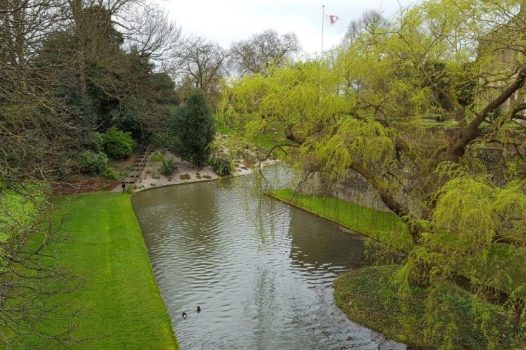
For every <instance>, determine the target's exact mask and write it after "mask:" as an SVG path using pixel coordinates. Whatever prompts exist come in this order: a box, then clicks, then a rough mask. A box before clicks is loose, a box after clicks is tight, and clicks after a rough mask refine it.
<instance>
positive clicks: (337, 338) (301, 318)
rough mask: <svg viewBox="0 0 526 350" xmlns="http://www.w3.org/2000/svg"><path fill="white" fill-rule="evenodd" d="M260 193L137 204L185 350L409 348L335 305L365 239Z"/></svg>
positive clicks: (247, 189)
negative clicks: (337, 285) (335, 285)
mask: <svg viewBox="0 0 526 350" xmlns="http://www.w3.org/2000/svg"><path fill="white" fill-rule="evenodd" d="M256 185H257V183H256V178H255V177H253V176H249V177H243V178H237V179H231V180H226V181H221V182H210V183H200V184H192V185H184V186H173V187H167V188H160V189H155V190H151V191H146V192H143V193H140V194H138V195H137V196H135V197H134V198H133V203H134V207H135V209H136V212H137V216H138V218H139V221H140V223H141V226H142V228H143V232H144V237H145V241H146V243H147V246H148V250H149V254H150V258H151V260H152V265H153V270H154V274H155V276H156V279H157V281H158V283H159V287H160V289H161V292H162V294H163V297H164V299H165V302H166V304H167V306H168V309H169V312H170V315H171V317H172V321H173V325H174V327H175V330H176V334H177V337H178V340H179V343H180V345H181V347H182V349H302V350H305V349H354V348H356V349H379V348H380V349H393V348H404V347H403V346H402V345H397V344H396V343H392V342H388V341H385V340H384V339H383V338H382V337H381V336H379V335H377V334H376V333H374V332H371V331H370V330H368V329H366V328H363V327H360V326H358V325H356V324H354V323H352V322H350V321H349V320H348V319H347V318H346V317H345V315H344V314H343V313H342V312H341V311H340V310H339V309H338V308H337V307H336V306H335V305H334V300H333V296H332V281H333V280H334V278H335V277H336V276H337V275H338V274H339V273H341V272H342V271H346V270H349V269H352V268H356V267H359V266H362V265H363V264H364V259H363V251H364V246H363V242H362V241H361V239H360V238H358V237H356V236H353V235H351V234H349V233H346V232H343V231H342V230H341V229H340V228H338V227H337V226H336V225H333V224H331V223H328V222H326V221H324V220H322V219H319V218H317V217H314V216H312V215H310V214H308V213H305V212H303V211H300V210H298V209H293V208H290V207H289V206H287V205H284V204H282V203H279V202H276V201H274V200H271V199H269V198H267V197H265V196H263V195H261V194H260V193H259V192H258V191H257V190H256V189H257V187H258V186H256ZM197 304H200V305H202V308H203V311H202V312H201V313H199V314H197V313H196V312H195V311H194V310H195V306H196V305H197ZM183 311H185V312H187V313H188V319H186V320H182V318H181V316H180V315H181V313H182V312H183Z"/></svg>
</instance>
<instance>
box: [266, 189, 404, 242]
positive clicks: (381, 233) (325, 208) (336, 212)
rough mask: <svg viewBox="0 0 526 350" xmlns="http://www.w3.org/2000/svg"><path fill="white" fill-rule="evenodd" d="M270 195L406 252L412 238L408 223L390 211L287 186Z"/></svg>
mask: <svg viewBox="0 0 526 350" xmlns="http://www.w3.org/2000/svg"><path fill="white" fill-rule="evenodd" d="M269 195H270V196H272V197H274V198H276V199H279V200H281V201H283V202H286V203H289V204H291V205H294V206H297V207H299V208H302V209H304V210H306V211H308V212H310V213H313V214H315V215H317V216H320V217H323V218H325V219H328V220H331V221H334V222H336V223H338V224H339V225H341V226H344V227H346V228H348V229H350V230H353V231H355V232H358V233H361V234H363V235H366V236H368V237H371V238H372V239H374V240H376V241H379V242H380V243H383V244H385V245H387V246H389V247H392V248H395V249H398V250H400V251H404V252H408V251H410V250H411V247H412V244H413V243H412V239H411V235H410V234H409V231H408V230H407V226H406V225H405V224H404V223H403V222H402V220H400V218H399V217H398V216H396V215H394V214H392V213H386V212H382V211H378V210H374V209H369V208H366V207H362V206H360V205H357V204H354V203H351V202H347V201H343V200H340V199H337V198H334V197H320V196H311V195H304V194H300V193H297V192H294V191H292V190H289V189H279V190H274V191H271V192H270V193H269Z"/></svg>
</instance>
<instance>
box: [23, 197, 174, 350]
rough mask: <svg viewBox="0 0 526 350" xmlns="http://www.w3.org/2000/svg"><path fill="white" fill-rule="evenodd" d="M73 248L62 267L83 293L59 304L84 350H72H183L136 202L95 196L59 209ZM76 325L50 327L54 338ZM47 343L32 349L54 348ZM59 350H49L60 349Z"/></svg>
mask: <svg viewBox="0 0 526 350" xmlns="http://www.w3.org/2000/svg"><path fill="white" fill-rule="evenodd" d="M58 212H59V215H63V216H64V218H65V222H64V230H65V231H66V232H68V233H69V238H68V242H65V243H61V244H60V246H58V248H55V249H56V250H57V253H58V255H57V264H58V265H62V266H66V267H69V268H70V269H71V270H72V272H73V274H74V275H76V276H78V277H79V280H80V281H82V284H81V288H79V289H78V290H75V291H74V292H72V293H69V294H65V295H60V296H58V297H56V298H58V299H60V300H54V302H56V303H57V302H58V303H60V304H63V305H64V307H65V309H66V310H65V311H66V313H67V312H70V311H71V313H73V312H75V310H79V313H78V314H77V316H76V317H75V318H74V319H73V320H72V321H73V322H74V323H75V324H76V327H75V328H74V329H73V336H74V338H76V339H78V340H79V341H80V343H79V344H70V345H68V346H67V348H68V349H108V350H110V349H177V348H178V346H177V343H176V340H175V336H174V334H173V331H172V328H171V323H170V318H169V316H168V313H167V311H166V308H165V305H164V303H163V301H162V299H161V296H160V293H159V290H158V288H157V285H156V283H155V280H154V277H153V274H152V271H151V267H150V262H149V259H148V254H147V251H146V247H145V244H144V241H143V237H142V233H141V230H140V227H139V224H138V222H137V220H136V217H135V213H134V211H133V209H132V206H131V204H130V197H129V195H125V194H120V193H117V194H113V193H102V192H101V193H95V194H87V195H82V196H78V197H65V198H63V199H62V200H61V201H60V202H59V210H58ZM70 321H71V320H63V322H61V321H60V320H56V319H55V320H50V321H46V322H45V323H44V324H43V325H42V326H41V328H40V329H41V330H43V331H45V332H46V333H50V334H54V333H57V332H59V330H61V329H62V328H61V327H64V326H65V325H66V324H67V323H69V322H70ZM43 341H44V340H43V339H41V338H30V339H27V340H26V346H27V347H28V348H34V347H36V346H37V345H39V346H40V347H43V348H46V345H45V344H42V342H43ZM51 344H53V343H51V342H50V346H49V347H47V348H50V349H51V348H55V347H54V346H53V345H51Z"/></svg>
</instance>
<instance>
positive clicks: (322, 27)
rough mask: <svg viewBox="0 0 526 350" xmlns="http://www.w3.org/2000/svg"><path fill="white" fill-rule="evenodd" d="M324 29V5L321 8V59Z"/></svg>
mask: <svg viewBox="0 0 526 350" xmlns="http://www.w3.org/2000/svg"><path fill="white" fill-rule="evenodd" d="M324 27H325V5H322V6H321V55H320V58H321V59H323V29H324Z"/></svg>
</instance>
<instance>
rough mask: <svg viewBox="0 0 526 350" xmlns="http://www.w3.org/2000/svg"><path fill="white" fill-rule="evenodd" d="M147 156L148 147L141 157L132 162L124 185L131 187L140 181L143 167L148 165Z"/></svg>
mask: <svg viewBox="0 0 526 350" xmlns="http://www.w3.org/2000/svg"><path fill="white" fill-rule="evenodd" d="M149 156H150V146H148V148H146V150H145V151H144V152H143V153H142V154H141V155H139V156H138V157H137V158H136V159H135V161H134V162H133V167H132V170H131V172H130V174H129V175H128V177H127V178H126V179H125V180H124V181H126V185H133V184H135V183H136V182H137V181H138V180H139V179H140V177H141V175H142V172H143V170H144V167H145V166H146V165H147V164H148V157H149Z"/></svg>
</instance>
